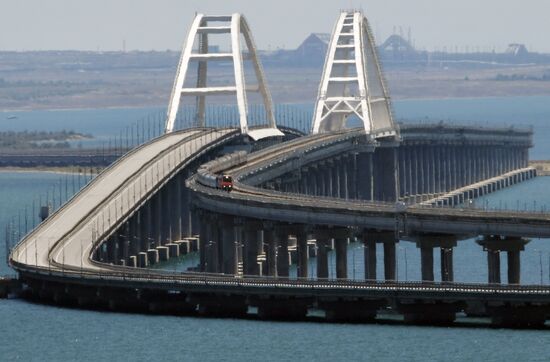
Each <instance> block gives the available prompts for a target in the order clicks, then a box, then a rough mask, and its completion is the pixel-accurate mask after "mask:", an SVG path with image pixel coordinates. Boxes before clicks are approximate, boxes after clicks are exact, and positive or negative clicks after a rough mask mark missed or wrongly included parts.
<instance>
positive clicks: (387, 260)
mask: <svg viewBox="0 0 550 362" xmlns="http://www.w3.org/2000/svg"><path fill="white" fill-rule="evenodd" d="M363 238H364V242H365V279H368V280H375V279H376V243H383V245H384V279H385V280H387V281H390V280H396V279H397V278H396V272H397V267H396V257H395V244H396V243H397V242H398V240H396V238H395V233H394V232H393V231H375V230H365V231H364V232H363Z"/></svg>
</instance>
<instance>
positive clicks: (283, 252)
mask: <svg viewBox="0 0 550 362" xmlns="http://www.w3.org/2000/svg"><path fill="white" fill-rule="evenodd" d="M275 228H276V230H275V239H276V243H277V276H279V277H288V275H289V267H290V263H289V254H288V232H287V231H286V230H285V229H284V228H281V227H280V226H277V225H276V226H275Z"/></svg>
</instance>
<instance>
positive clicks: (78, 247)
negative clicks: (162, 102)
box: [12, 129, 235, 270]
mask: <svg viewBox="0 0 550 362" xmlns="http://www.w3.org/2000/svg"><path fill="white" fill-rule="evenodd" d="M234 132H235V131H234V130H219V131H212V130H206V129H192V130H187V131H184V132H177V133H171V134H168V135H165V136H163V137H160V138H158V139H155V140H154V141H152V142H149V143H147V144H144V145H142V146H141V147H139V148H137V149H135V150H133V151H131V152H130V153H128V154H127V155H126V156H124V157H123V158H121V159H120V160H118V161H117V162H116V163H114V164H113V165H112V166H111V167H109V168H108V169H107V170H105V171H104V172H102V173H101V174H100V175H99V176H98V177H97V178H95V179H94V180H93V181H92V182H91V183H90V184H89V185H87V186H86V187H85V188H84V189H83V190H81V191H80V192H79V193H78V194H76V195H75V196H74V197H73V198H72V199H71V200H69V201H68V202H67V203H66V204H65V205H64V206H63V207H62V208H61V209H59V210H58V211H57V212H55V213H54V214H53V215H52V216H50V217H49V218H48V219H47V220H46V221H45V222H43V223H42V224H41V225H39V226H38V227H37V228H36V229H34V230H33V231H32V232H31V233H30V234H28V235H27V236H26V237H25V238H24V239H23V240H22V241H21V243H20V244H19V245H18V246H17V247H16V248H15V249H14V250H13V252H12V259H13V261H14V262H15V263H21V264H25V265H28V266H35V267H42V268H64V269H71V268H78V269H88V270H97V269H98V268H101V266H100V265H98V264H96V263H93V262H92V261H91V258H90V255H91V252H92V249H93V246H94V243H95V242H96V241H97V240H100V239H101V238H103V237H105V234H106V233H107V232H109V231H110V230H111V229H112V228H113V227H114V226H115V225H117V224H120V223H121V222H123V221H124V220H125V219H127V218H128V217H129V216H130V213H131V212H132V210H134V209H135V207H136V206H138V205H139V204H141V203H142V202H143V201H144V200H146V199H147V198H148V197H149V194H150V192H151V191H152V190H154V189H156V188H158V187H159V186H161V185H162V183H163V182H164V181H165V179H166V177H167V176H168V175H169V174H171V173H172V172H174V170H176V169H177V168H178V167H180V166H181V165H182V164H183V163H184V162H185V161H186V160H187V159H188V158H189V157H190V155H192V154H193V153H196V152H198V151H199V150H200V149H201V148H202V147H205V146H206V145H210V146H211V145H213V144H215V141H216V140H217V139H219V138H222V137H224V136H227V135H229V134H231V133H234Z"/></svg>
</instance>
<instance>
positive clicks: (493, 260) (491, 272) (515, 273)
mask: <svg viewBox="0 0 550 362" xmlns="http://www.w3.org/2000/svg"><path fill="white" fill-rule="evenodd" d="M528 242H529V240H527V239H524V238H515V237H504V238H501V237H499V236H485V237H484V238H483V239H482V240H479V241H478V244H479V245H481V246H483V250H485V251H486V252H487V267H488V273H487V274H488V282H489V283H492V284H495V283H497V284H498V283H501V276H500V252H501V251H505V252H506V253H507V254H508V255H507V256H508V284H519V283H520V275H521V268H520V252H521V251H523V250H525V245H526V244H527V243H528Z"/></svg>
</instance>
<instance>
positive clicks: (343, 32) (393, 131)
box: [312, 11, 397, 138]
mask: <svg viewBox="0 0 550 362" xmlns="http://www.w3.org/2000/svg"><path fill="white" fill-rule="evenodd" d="M351 115H355V116H357V118H358V119H359V120H360V121H361V122H362V124H363V128H364V130H365V133H366V134H367V135H370V136H372V137H373V138H377V137H388V136H397V128H396V127H395V125H394V121H393V117H392V113H391V105H390V98H389V93H388V91H387V87H386V84H385V81H384V77H383V75H382V71H381V67H380V62H379V60H378V56H377V53H376V46H375V44H374V37H373V35H372V32H371V30H370V28H369V25H368V21H367V19H366V18H365V17H364V16H363V14H362V13H361V12H358V11H356V12H342V13H341V14H340V17H339V18H338V21H337V22H336V24H335V26H334V30H333V32H332V38H331V41H330V45H329V48H328V52H327V57H326V60H325V67H324V70H323V76H322V79H321V83H320V85H319V94H318V97H317V103H316V106H315V112H314V114H313V117H314V118H313V122H312V133H314V134H315V133H325V132H334V131H339V130H342V129H344V128H346V122H347V119H348V117H349V116H351ZM388 130H390V131H389V132H388Z"/></svg>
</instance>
